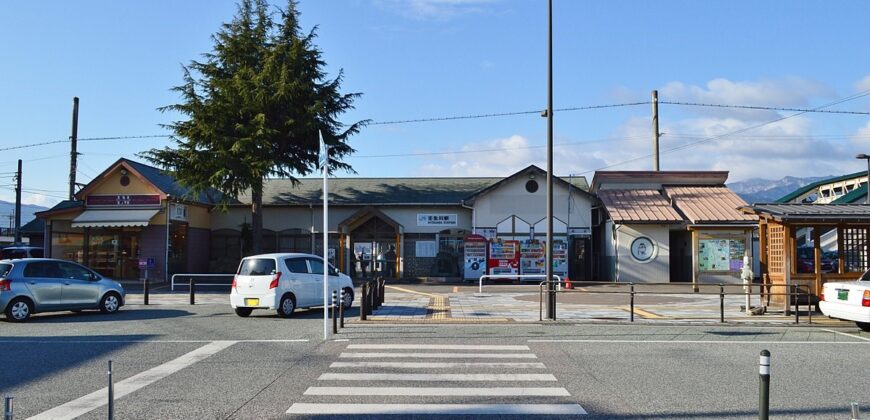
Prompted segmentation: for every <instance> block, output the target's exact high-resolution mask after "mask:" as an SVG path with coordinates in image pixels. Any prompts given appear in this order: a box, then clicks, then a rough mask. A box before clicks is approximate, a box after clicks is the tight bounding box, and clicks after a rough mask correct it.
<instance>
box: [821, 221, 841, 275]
mask: <svg viewBox="0 0 870 420" xmlns="http://www.w3.org/2000/svg"><path fill="white" fill-rule="evenodd" d="M819 243H820V244H821V248H822V262H821V264H820V268H821V270H822V273H838V272H839V271H840V255H839V251H840V250H839V234H838V231H837V228H836V227H828V228H820V231H819Z"/></svg>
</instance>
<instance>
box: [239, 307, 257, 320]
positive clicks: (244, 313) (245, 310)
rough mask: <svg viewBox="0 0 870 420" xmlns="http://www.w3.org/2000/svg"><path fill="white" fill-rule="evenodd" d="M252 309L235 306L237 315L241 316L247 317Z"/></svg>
mask: <svg viewBox="0 0 870 420" xmlns="http://www.w3.org/2000/svg"><path fill="white" fill-rule="evenodd" d="M253 311H254V310H253V309H251V308H236V315H238V316H240V317H242V318H247V317H249V316H251V312H253Z"/></svg>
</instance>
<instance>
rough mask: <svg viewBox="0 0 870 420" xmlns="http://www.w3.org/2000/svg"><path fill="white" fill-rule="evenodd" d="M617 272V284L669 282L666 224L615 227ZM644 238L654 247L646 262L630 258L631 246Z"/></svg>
mask: <svg viewBox="0 0 870 420" xmlns="http://www.w3.org/2000/svg"><path fill="white" fill-rule="evenodd" d="M616 232H617V233H616V237H617V238H616V252H617V271H618V274H617V275H618V277H617V279H618V281H619V282H620V283H630V282H633V283H667V282H669V281H670V233H669V232H670V230H669V227H668V226H667V225H616ZM642 236H643V237H647V238H649V239H651V240H652V242H653V244H654V246H655V251H654V252H655V255H653V257H652V259H651V260H649V261H648V262H639V261H637V260H635V259H634V257H632V256H631V243H632V242H633V241H634V240H635V239H637V238H639V237H642Z"/></svg>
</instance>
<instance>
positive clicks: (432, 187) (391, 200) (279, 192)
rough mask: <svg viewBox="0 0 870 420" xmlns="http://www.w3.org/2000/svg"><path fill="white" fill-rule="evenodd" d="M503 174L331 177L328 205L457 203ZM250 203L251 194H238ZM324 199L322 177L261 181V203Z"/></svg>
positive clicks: (242, 199)
mask: <svg viewBox="0 0 870 420" xmlns="http://www.w3.org/2000/svg"><path fill="white" fill-rule="evenodd" d="M501 179H502V178H488V177H487V178H330V179H329V202H330V205H336V204H337V205H342V204H345V205H347V204H351V205H372V204H381V205H383V204H404V205H408V204H411V205H413V204H430V205H431V204H444V205H458V204H460V203H462V200H463V199H465V198H467V197H469V196H471V195H472V194H474V193H476V192H478V191H480V190H482V189H484V188H486V187H488V186H490V185H492V184H494V183H496V182H498V181H500V180H501ZM239 200H240V201H241V202H243V203H250V202H251V201H250V200H251V199H250V196H248V195H247V194H243V195H242V196H240V197H239ZM322 202H323V180H322V179H320V178H304V179H300V180H299V184H297V185H293V183H292V181H290V180H289V179H268V180H266V183H265V184H264V185H263V204H264V205H308V204H315V205H316V204H320V203H322Z"/></svg>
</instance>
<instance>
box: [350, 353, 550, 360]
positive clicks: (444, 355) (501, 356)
mask: <svg viewBox="0 0 870 420" xmlns="http://www.w3.org/2000/svg"><path fill="white" fill-rule="evenodd" d="M338 357H343V358H354V359H364V358H378V359H388V358H403V357H407V358H416V359H454V358H461V359H537V358H538V356H535V355H534V354H532V353H341V355H339V356H338Z"/></svg>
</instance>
